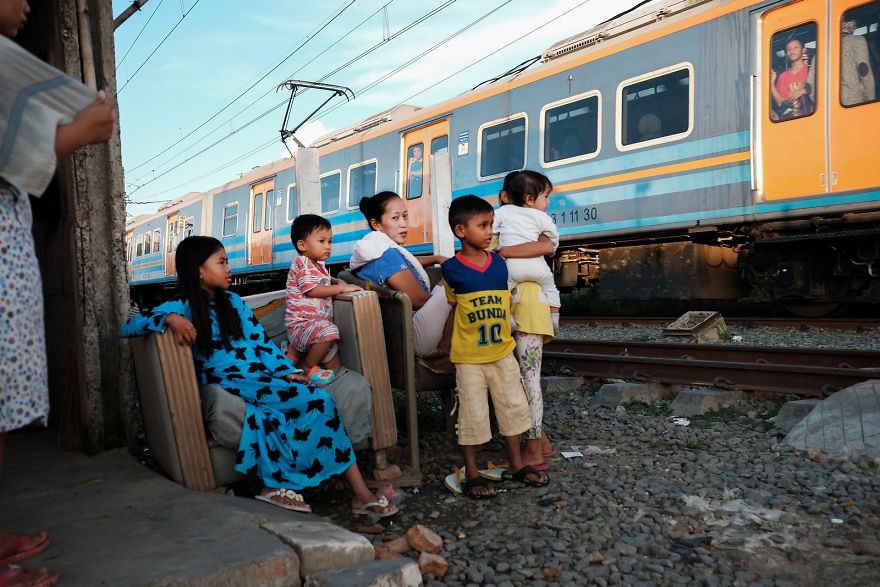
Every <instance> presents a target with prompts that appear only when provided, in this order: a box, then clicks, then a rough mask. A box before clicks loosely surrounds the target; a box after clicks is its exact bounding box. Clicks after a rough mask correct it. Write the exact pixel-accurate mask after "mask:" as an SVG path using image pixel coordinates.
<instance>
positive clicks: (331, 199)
mask: <svg viewBox="0 0 880 587" xmlns="http://www.w3.org/2000/svg"><path fill="white" fill-rule="evenodd" d="M341 178H342V172H340V171H332V172H330V173H328V174H327V175H322V176H321V212H336V211H337V210H339V190H340V187H341V186H340V185H339V184H340V183H341Z"/></svg>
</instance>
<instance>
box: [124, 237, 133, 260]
mask: <svg viewBox="0 0 880 587" xmlns="http://www.w3.org/2000/svg"><path fill="white" fill-rule="evenodd" d="M131 241H132V237H128V238H127V239H125V259H126V260H127V261H131Z"/></svg>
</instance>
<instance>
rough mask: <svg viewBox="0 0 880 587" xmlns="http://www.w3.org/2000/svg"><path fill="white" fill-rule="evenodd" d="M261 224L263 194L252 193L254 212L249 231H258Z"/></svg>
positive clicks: (260, 228)
mask: <svg viewBox="0 0 880 587" xmlns="http://www.w3.org/2000/svg"><path fill="white" fill-rule="evenodd" d="M262 226H263V194H256V195H254V213H253V217H252V218H251V232H260V230H262Z"/></svg>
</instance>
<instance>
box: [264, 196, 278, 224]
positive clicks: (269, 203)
mask: <svg viewBox="0 0 880 587" xmlns="http://www.w3.org/2000/svg"><path fill="white" fill-rule="evenodd" d="M274 194H275V192H274V191H273V190H269V191H267V192H266V222H265V224H263V228H264V229H265V230H270V229H271V228H272V209H273V208H274V207H275V206H274V204H275V195H274Z"/></svg>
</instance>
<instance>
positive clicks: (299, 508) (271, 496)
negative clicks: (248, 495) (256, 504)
mask: <svg viewBox="0 0 880 587" xmlns="http://www.w3.org/2000/svg"><path fill="white" fill-rule="evenodd" d="M276 497H281V498H287V499H291V500H293V502H294V503H292V504H288V503H284V502H283V501H279V500H277V499H275V498H276ZM254 499H259V500H260V501H265V502H266V503H271V504H272V505H277V506H278V507H280V508H284V509H286V510H292V511H295V512H303V513H305V514H310V513H312V506H310V505H309V504H307V503H306V500H305V499H304V498H303V496H302V495H300V494H299V493H297V492H296V491H293V490H291V489H281V488H279V489H275V490H273V491H270V492H269V493H266V494H262V493H260V494H258V495H255V496H254Z"/></svg>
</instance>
